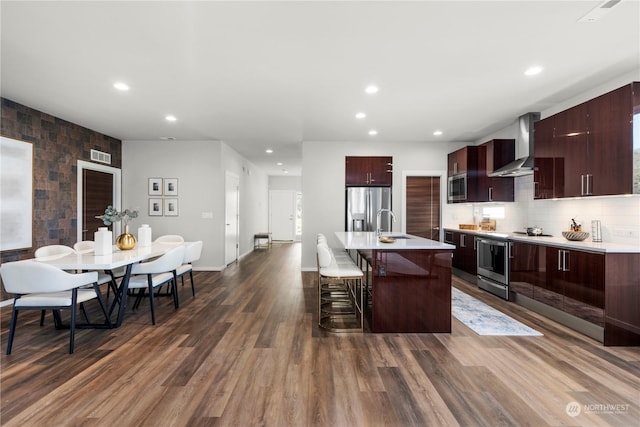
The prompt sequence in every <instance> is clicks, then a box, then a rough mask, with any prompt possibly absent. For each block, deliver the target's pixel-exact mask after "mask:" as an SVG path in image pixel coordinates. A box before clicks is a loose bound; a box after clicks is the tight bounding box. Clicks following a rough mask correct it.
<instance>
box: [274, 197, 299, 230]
mask: <svg viewBox="0 0 640 427" xmlns="http://www.w3.org/2000/svg"><path fill="white" fill-rule="evenodd" d="M296 201H297V193H296V192H295V191H289V190H271V191H269V231H270V232H271V239H272V240H282V241H293V240H295V237H296V216H297V212H296V211H297V209H296Z"/></svg>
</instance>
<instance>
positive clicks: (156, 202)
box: [149, 199, 163, 216]
mask: <svg viewBox="0 0 640 427" xmlns="http://www.w3.org/2000/svg"><path fill="white" fill-rule="evenodd" d="M162 208H163V206H162V199H149V216H162Z"/></svg>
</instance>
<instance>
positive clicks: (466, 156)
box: [447, 145, 486, 203]
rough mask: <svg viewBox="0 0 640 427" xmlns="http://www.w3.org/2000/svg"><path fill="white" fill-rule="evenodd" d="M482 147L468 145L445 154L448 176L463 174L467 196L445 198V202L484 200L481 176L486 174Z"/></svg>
mask: <svg viewBox="0 0 640 427" xmlns="http://www.w3.org/2000/svg"><path fill="white" fill-rule="evenodd" d="M484 162H485V155H484V149H481V148H480V147H479V146H475V145H468V146H466V147H463V148H461V149H459V150H456V151H454V152H452V153H449V154H448V155H447V170H448V176H449V177H451V176H456V175H463V174H464V175H465V176H466V185H467V188H466V192H467V196H466V198H465V199H464V200H447V203H469V202H481V201H484V198H485V197H484V195H485V193H484V190H481V186H482V184H484V182H481V177H483V176H486V170H485V164H484Z"/></svg>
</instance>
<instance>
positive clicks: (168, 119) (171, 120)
mask: <svg viewBox="0 0 640 427" xmlns="http://www.w3.org/2000/svg"><path fill="white" fill-rule="evenodd" d="M164 119H165V120H166V121H168V122H175V121H176V120H178V119H176V117H175V116H167V117H165V118H164Z"/></svg>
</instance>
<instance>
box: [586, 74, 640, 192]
mask: <svg viewBox="0 0 640 427" xmlns="http://www.w3.org/2000/svg"><path fill="white" fill-rule="evenodd" d="M634 97H635V99H636V102H635V103H634ZM639 98H640V83H638V82H636V83H633V84H630V85H627V86H623V87H621V88H619V89H616V90H614V91H612V92H609V93H606V94H604V95H602V96H599V97H597V98H594V99H592V100H591V101H589V103H588V109H589V158H590V160H591V162H590V164H589V171H588V179H586V178H585V180H586V181H587V185H588V188H587V191H588V193H587V194H588V195H609V194H631V193H640V191H639V189H638V187H637V183H638V176H639V175H640V173H639V172H640V171H637V170H636V174H635V175H634V174H633V168H634V165H636V167H638V161H639V159H640V135H635V141H634V134H633V131H634V129H633V120H634V113H635V114H636V120H638V121H639V122H640V102H637V101H639ZM636 126H640V123H638V124H637V125H636ZM639 131H640V128H637V129H636V132H639ZM634 156H635V157H634ZM634 180H635V181H636V188H635V191H634V188H633V185H634Z"/></svg>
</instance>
